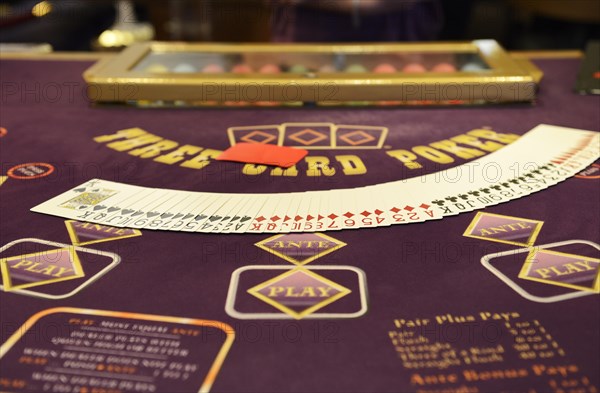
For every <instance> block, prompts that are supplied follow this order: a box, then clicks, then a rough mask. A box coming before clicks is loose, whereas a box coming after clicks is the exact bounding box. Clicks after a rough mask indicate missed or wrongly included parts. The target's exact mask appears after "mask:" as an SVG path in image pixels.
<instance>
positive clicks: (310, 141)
mask: <svg viewBox="0 0 600 393" xmlns="http://www.w3.org/2000/svg"><path fill="white" fill-rule="evenodd" d="M288 138H290V139H291V140H293V141H295V142H298V143H300V144H302V145H304V146H310V145H314V144H315V143H317V142H321V141H322V140H324V139H327V137H326V136H325V135H323V134H321V133H320V132H317V131H315V130H311V129H310V128H307V129H304V130H302V131H298V132H295V133H293V134H291V135H289V136H288Z"/></svg>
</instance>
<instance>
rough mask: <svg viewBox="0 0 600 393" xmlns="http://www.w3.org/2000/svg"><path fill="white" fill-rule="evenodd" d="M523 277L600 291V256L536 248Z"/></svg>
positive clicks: (526, 261) (529, 257)
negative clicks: (598, 257) (593, 256)
mask: <svg viewBox="0 0 600 393" xmlns="http://www.w3.org/2000/svg"><path fill="white" fill-rule="evenodd" d="M519 278H523V279H525V280H532V281H537V282H542V283H545V284H552V285H558V286H561V287H567V288H572V289H577V290H580V291H591V292H594V293H600V259H597V258H590V257H587V256H583V255H575V254H567V253H563V252H558V251H551V250H548V249H539V248H533V249H531V251H529V255H528V256H527V259H526V260H525V263H524V264H523V268H522V269H521V272H520V273H519Z"/></svg>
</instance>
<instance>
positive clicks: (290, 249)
mask: <svg viewBox="0 0 600 393" xmlns="http://www.w3.org/2000/svg"><path fill="white" fill-rule="evenodd" d="M345 245H346V243H344V242H341V241H339V240H337V239H334V238H332V237H330V236H327V235H324V234H322V233H287V234H285V235H275V236H272V237H270V238H268V239H265V240H263V241H261V242H258V243H256V246H257V247H259V248H262V249H263V250H265V251H268V252H270V253H272V254H275V255H277V256H278V257H280V258H283V259H285V260H286V261H288V262H291V263H293V264H296V265H304V264H306V263H309V262H311V261H314V260H315V259H317V258H320V257H322V256H323V255H327V254H329V253H331V252H333V251H335V250H338V249H340V248H342V247H344V246H345Z"/></svg>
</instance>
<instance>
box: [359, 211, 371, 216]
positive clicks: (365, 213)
mask: <svg viewBox="0 0 600 393" xmlns="http://www.w3.org/2000/svg"><path fill="white" fill-rule="evenodd" d="M360 214H362V215H363V216H365V217H369V216H370V215H371V213H370V212H368V211H366V210H365V211H364V212H362V213H360Z"/></svg>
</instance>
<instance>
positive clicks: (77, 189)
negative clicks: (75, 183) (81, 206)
mask: <svg viewBox="0 0 600 393" xmlns="http://www.w3.org/2000/svg"><path fill="white" fill-rule="evenodd" d="M85 190H86V188H85V187H81V188H76V189H74V190H73V191H74V192H85Z"/></svg>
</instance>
